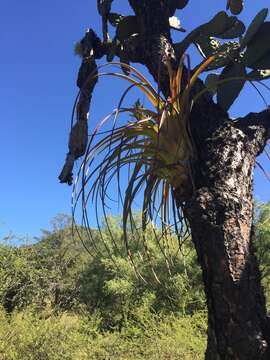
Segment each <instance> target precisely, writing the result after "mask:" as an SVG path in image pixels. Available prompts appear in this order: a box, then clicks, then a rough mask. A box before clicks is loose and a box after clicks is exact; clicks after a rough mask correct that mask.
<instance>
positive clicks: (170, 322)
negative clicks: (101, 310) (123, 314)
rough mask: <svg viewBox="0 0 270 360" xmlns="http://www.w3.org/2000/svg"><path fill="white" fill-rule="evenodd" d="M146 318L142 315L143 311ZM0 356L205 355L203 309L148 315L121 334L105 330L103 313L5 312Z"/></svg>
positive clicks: (9, 359)
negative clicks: (187, 313) (183, 313)
mask: <svg viewBox="0 0 270 360" xmlns="http://www.w3.org/2000/svg"><path fill="white" fill-rule="evenodd" d="M141 316H142V314H141ZM0 321H1V328H0V360H60V359H61V360H88V359H97V360H98V359H115V360H121V359H122V360H124V359H132V360H133V359H134V360H136V359H183V360H191V359H202V358H203V353H204V350H205V343H206V319H205V314H204V313H197V314H195V315H193V316H186V317H174V316H169V317H168V316H167V317H166V318H164V317H161V316H159V315H155V316H153V315H152V314H149V313H148V314H146V313H144V314H143V316H142V317H141V322H140V323H135V322H132V321H131V322H129V324H127V326H126V327H124V328H123V329H122V330H121V332H116V331H115V332H101V331H99V330H98V328H99V317H98V316H96V317H91V318H89V317H88V316H86V315H85V314H84V315H83V314H81V315H75V314H68V313H64V314H62V315H59V316H52V317H50V318H48V319H44V318H42V317H41V316H37V315H34V314H33V313H31V312H30V311H23V312H20V313H14V314H13V315H12V316H11V317H9V316H7V315H6V314H5V313H4V311H1V312H0Z"/></svg>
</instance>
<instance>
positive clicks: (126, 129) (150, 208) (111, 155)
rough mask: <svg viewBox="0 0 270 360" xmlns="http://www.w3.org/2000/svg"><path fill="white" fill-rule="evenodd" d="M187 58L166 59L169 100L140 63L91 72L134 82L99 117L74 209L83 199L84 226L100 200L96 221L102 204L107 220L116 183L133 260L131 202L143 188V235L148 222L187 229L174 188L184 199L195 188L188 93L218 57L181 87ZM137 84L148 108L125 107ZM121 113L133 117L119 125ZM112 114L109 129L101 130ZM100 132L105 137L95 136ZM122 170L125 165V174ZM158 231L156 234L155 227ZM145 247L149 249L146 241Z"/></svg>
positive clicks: (138, 104) (169, 229)
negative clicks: (175, 64)
mask: <svg viewBox="0 0 270 360" xmlns="http://www.w3.org/2000/svg"><path fill="white" fill-rule="evenodd" d="M185 58H186V56H185V55H183V56H182V58H181V61H180V62H179V66H178V68H177V69H175V70H174V69H173V66H172V64H171V60H170V58H168V59H167V68H168V74H169V82H170V95H169V96H168V97H167V99H165V98H164V97H163V96H162V95H161V94H160V92H159V91H158V90H156V89H155V88H154V87H153V86H152V85H151V83H150V82H149V81H148V80H147V79H146V78H145V76H143V75H142V74H141V73H140V72H139V71H138V70H137V69H136V68H134V67H133V66H131V65H128V64H125V63H121V62H111V63H107V64H105V65H103V66H101V67H100V68H102V67H104V66H106V67H107V66H114V67H117V68H119V69H120V70H121V69H122V70H124V72H125V73H124V74H122V73H119V72H104V73H103V72H98V73H97V74H93V75H92V76H94V77H96V76H97V77H102V76H108V75H109V76H113V77H118V78H120V79H123V80H125V81H126V82H128V83H129V84H130V86H129V87H128V88H127V90H126V91H125V92H124V94H123V96H122V97H121V99H120V102H119V105H118V107H117V109H116V110H114V111H113V112H112V113H111V114H109V115H108V116H106V117H105V118H104V119H102V120H101V121H100V123H99V124H98V125H97V126H96V128H95V131H94V133H93V134H92V135H91V137H90V141H89V143H88V147H87V150H86V154H85V157H84V160H83V162H82V165H81V168H80V170H79V173H78V176H77V179H76V181H75V187H74V213H75V210H76V207H77V204H78V201H79V199H81V200H82V212H83V225H85V226H86V227H87V228H88V229H89V228H90V227H89V222H88V214H87V209H88V202H89V201H91V202H94V203H95V205H96V215H97V216H96V217H97V221H98V216H99V214H100V213H99V211H98V206H99V204H102V209H103V210H102V215H103V216H104V219H105V221H106V224H107V225H109V221H108V220H107V209H108V208H109V204H108V203H109V202H110V201H111V200H112V195H111V192H113V193H114V194H115V187H117V189H118V195H119V196H118V199H119V201H120V202H121V203H122V207H123V218H122V221H123V232H124V240H125V243H126V247H127V253H128V255H129V257H130V259H131V260H132V253H131V251H130V248H129V244H128V231H127V229H128V227H129V225H128V224H131V226H135V222H134V220H133V219H134V214H133V212H132V211H133V205H134V203H135V201H136V198H137V197H138V196H140V193H141V192H143V195H142V197H143V200H142V204H143V205H142V209H141V214H142V222H141V225H142V228H141V230H142V231H141V234H142V237H143V238H144V240H145V239H146V237H145V232H146V230H147V225H148V224H153V223H158V224H159V225H160V226H161V229H162V234H161V236H163V237H168V236H171V235H172V233H173V232H174V233H176V234H177V235H178V236H179V237H181V235H183V234H185V235H186V234H187V227H186V226H184V224H183V223H182V224H181V225H180V227H181V228H182V231H181V230H180V229H179V227H178V226H179V223H181V222H183V216H182V214H181V206H182V203H179V200H178V203H177V204H176V200H175V197H174V192H175V191H177V192H178V193H179V192H181V194H182V197H183V198H182V199H183V202H184V201H185V196H186V194H187V193H190V192H192V164H193V162H194V160H195V158H196V147H195V145H194V142H193V139H192V134H191V132H190V128H189V114H190V111H191V108H192V106H193V99H192V97H191V96H190V92H191V90H192V87H193V85H194V84H195V82H196V80H197V78H198V76H199V75H200V74H201V73H202V72H203V71H204V70H205V69H206V68H207V66H209V64H211V62H213V61H214V59H215V56H210V57H209V58H208V59H206V60H204V61H203V62H202V63H201V64H200V65H199V66H198V67H197V69H196V71H194V72H191V70H189V71H188V73H189V75H190V76H189V78H188V82H187V83H186V84H185V85H184V87H183V83H184V82H183V70H184V61H185ZM187 59H188V56H187ZM188 62H189V61H188ZM134 87H135V88H137V89H139V90H140V91H141V92H142V94H143V95H145V96H146V98H147V100H148V101H149V103H150V105H151V107H150V108H147V107H145V106H143V105H142V104H141V102H140V101H137V102H136V104H135V105H134V106H133V107H129V108H125V107H123V102H124V99H125V96H126V95H127V93H128V92H129V90H130V89H132V88H134ZM123 114H124V115H129V119H131V120H130V121H128V122H127V123H126V124H125V125H122V126H117V119H118V116H119V115H123ZM112 117H113V126H112V128H111V130H109V131H105V132H104V131H102V130H103V126H105V125H106V123H107V122H108V121H110V120H111V118H112ZM99 136H101V139H99V140H97V138H98V137H99ZM96 160H97V161H96ZM123 169H126V170H127V171H126V172H124V174H123V172H122V170H123ZM123 179H124V181H122V182H121V180H123ZM115 180H116V183H117V184H116V183H115ZM79 181H80V183H79ZM123 182H124V183H125V185H124V186H123V185H122V183H123ZM112 188H113V191H111V190H112ZM172 220H173V221H172ZM152 230H154V228H152ZM172 230H174V231H172ZM154 233H155V234H157V231H154ZM182 237H183V238H184V237H185V236H182ZM145 249H146V251H147V245H146V243H145ZM163 250H164V249H163Z"/></svg>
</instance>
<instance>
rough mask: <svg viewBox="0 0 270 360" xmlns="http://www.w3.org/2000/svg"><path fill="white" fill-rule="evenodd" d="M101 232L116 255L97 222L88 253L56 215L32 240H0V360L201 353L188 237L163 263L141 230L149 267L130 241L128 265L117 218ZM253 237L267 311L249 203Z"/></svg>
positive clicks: (260, 219) (266, 271)
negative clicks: (47, 228) (96, 248)
mask: <svg viewBox="0 0 270 360" xmlns="http://www.w3.org/2000/svg"><path fill="white" fill-rule="evenodd" d="M111 228H112V231H113V237H114V240H115V242H116V244H117V247H118V250H119V251H116V250H115V248H114V247H113V245H112V243H111V241H110V238H109V232H108V229H107V227H106V226H105V225H104V226H103V228H102V241H103V242H102V241H101V238H100V235H99V233H98V232H96V233H95V236H94V237H95V244H102V245H100V246H99V252H98V253H96V252H94V251H92V250H94V249H93V248H94V246H95V245H94V244H93V243H90V242H89V241H88V240H87V239H86V238H85V239H84V244H85V245H86V246H87V248H88V249H89V250H90V253H88V252H87V251H86V250H85V248H84V246H83V244H82V242H81V241H80V240H79V238H78V237H77V236H76V235H75V236H72V234H71V227H70V221H69V219H68V217H66V216H58V217H57V218H55V219H54V221H53V229H52V230H51V231H45V232H44V234H43V236H42V238H41V239H40V241H38V242H37V243H35V244H32V245H28V244H20V246H12V245H10V244H9V243H8V242H2V245H0V277H1V283H0V323H1V326H0V360H13V359H14V360H43V359H44V360H47V359H48V360H58V359H59V360H60V359H61V360H62V359H72V360H73V359H75V360H76V359H78V360H82V359H85V360H86V359H183V360H188V359H203V354H204V350H205V346H206V329H207V318H206V306H205V298H204V294H203V288H202V279H201V273H200V269H199V267H198V266H197V261H196V256H195V252H194V250H193V248H192V244H191V241H190V240H188V241H186V242H185V243H184V244H183V246H182V248H181V251H179V252H178V253H177V256H175V257H174V258H173V259H171V261H172V262H173V264H174V265H173V266H172V267H170V269H168V263H167V262H166V261H165V259H164V255H163V254H161V253H160V251H159V249H158V245H157V244H156V243H155V242H154V240H153V239H152V238H151V234H150V233H149V234H148V248H149V249H150V250H149V251H150V253H151V259H152V260H151V265H149V262H147V261H146V259H144V258H143V257H142V255H141V254H142V251H141V250H142V246H143V245H141V244H138V243H137V241H136V239H134V238H133V240H130V241H131V248H132V252H133V254H134V259H135V261H136V259H137V263H136V264H137V265H136V269H134V268H133V267H132V266H131V265H130V262H129V261H128V258H127V257H126V256H125V247H124V245H123V242H122V239H121V223H120V221H118V220H117V219H111ZM254 236H255V244H256V248H257V255H258V258H259V262H260V266H261V270H262V280H263V284H264V288H265V293H266V297H267V303H268V309H269V308H270V251H269V249H270V203H267V204H264V205H260V206H258V207H257V211H256V213H255V216H254ZM175 247H176V244H175ZM106 248H107V249H109V253H110V254H108V251H105V250H106ZM139 260H140V261H139ZM153 269H154V270H155V273H156V274H157V278H156V277H155V276H154V275H153Z"/></svg>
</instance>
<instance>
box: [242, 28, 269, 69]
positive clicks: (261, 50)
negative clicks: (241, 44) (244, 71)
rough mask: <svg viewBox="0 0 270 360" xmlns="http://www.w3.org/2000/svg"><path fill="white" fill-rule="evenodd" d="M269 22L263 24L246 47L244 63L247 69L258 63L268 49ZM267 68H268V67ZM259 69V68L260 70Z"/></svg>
mask: <svg viewBox="0 0 270 360" xmlns="http://www.w3.org/2000/svg"><path fill="white" fill-rule="evenodd" d="M269 39H270V22H265V23H263V24H262V25H261V26H260V28H259V30H258V31H257V32H256V34H255V35H254V36H253V38H252V40H251V41H250V42H249V43H248V45H247V50H246V52H245V54H244V59H243V61H244V63H245V65H246V66H248V67H253V66H252V65H253V64H254V63H256V62H258V61H259V60H260V59H261V58H262V57H263V56H264V55H265V54H266V52H267V51H268V50H269V49H270V41H269ZM268 68H269V67H268ZM260 69H261V68H260Z"/></svg>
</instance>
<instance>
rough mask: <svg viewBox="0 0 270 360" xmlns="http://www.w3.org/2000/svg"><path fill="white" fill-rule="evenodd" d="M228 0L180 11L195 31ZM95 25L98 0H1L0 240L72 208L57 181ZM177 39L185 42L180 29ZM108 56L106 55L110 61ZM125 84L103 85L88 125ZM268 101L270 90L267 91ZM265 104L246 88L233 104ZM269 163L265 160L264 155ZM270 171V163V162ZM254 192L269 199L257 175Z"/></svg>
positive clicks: (31, 231)
mask: <svg viewBox="0 0 270 360" xmlns="http://www.w3.org/2000/svg"><path fill="white" fill-rule="evenodd" d="M114 3H115V4H114V10H118V11H120V12H122V13H124V14H130V13H131V12H130V10H129V7H128V5H127V1H124V0H114ZM225 4H226V0H220V1H215V2H213V1H212V0H208V1H204V2H201V1H195V0H190V6H188V7H187V8H186V9H184V11H182V12H179V13H178V16H179V17H180V19H181V22H182V25H183V27H184V28H186V29H187V30H191V29H192V28H194V27H195V26H197V25H199V24H200V23H201V22H206V21H208V20H209V19H210V18H211V17H212V16H213V15H214V14H215V13H216V12H218V11H219V10H221V9H224V8H225ZM268 5H269V1H267V0H257V1H256V2H254V1H252V0H246V9H245V11H244V12H243V14H242V15H241V18H242V19H243V20H244V21H245V22H247V23H249V22H250V21H251V19H252V18H253V17H254V15H255V14H256V13H257V12H258V11H259V10H260V9H261V8H263V7H267V6H268ZM89 27H92V28H93V29H95V30H96V32H97V33H98V34H100V29H101V26H100V19H99V17H98V15H97V11H96V1H95V0H88V1H87V0H77V1H76V2H75V1H64V0H57V1H55V0H54V1H52V0H46V1H43V0H27V1H19V0H8V1H7V0H1V14H0V44H1V66H0V79H1V86H0V103H1V133H0V154H1V155H0V157H1V168H2V176H1V178H0V186H1V202H0V238H1V237H2V236H4V235H6V234H7V233H9V232H10V231H12V232H14V233H15V234H17V235H19V236H23V235H29V236H39V235H40V229H42V228H43V229H44V228H48V226H49V221H50V219H52V218H53V217H54V216H55V215H56V214H57V213H70V204H71V188H70V187H68V186H66V185H61V184H59V182H58V179H57V177H58V174H59V172H60V170H61V167H62V165H63V160H64V158H65V154H66V152H67V139H68V133H69V126H70V114H71V109H72V105H73V101H74V97H75V96H76V93H77V88H76V77H77V71H78V68H79V65H80V59H79V58H78V57H75V56H74V54H73V48H74V44H75V43H76V42H77V41H78V40H79V39H80V38H81V37H82V36H83V34H84V32H85V30H86V29H87V28H89ZM174 36H175V38H176V39H178V40H180V39H181V37H182V34H181V33H176V34H175V35H174ZM104 61H105V60H102V61H101V63H102V62H104ZM122 88H123V86H122V85H121V84H119V83H116V84H115V83H113V82H112V81H110V82H109V84H108V85H106V86H105V82H104V81H103V82H100V84H99V85H98V87H97V89H96V91H95V95H94V98H93V106H92V110H91V116H90V122H91V124H90V127H91V126H92V127H93V126H94V124H95V123H96V122H97V121H98V120H99V119H101V118H102V117H103V116H104V115H105V114H106V113H108V112H109V111H110V110H111V109H112V108H113V107H114V106H115V105H116V103H117V92H119V94H120V93H121V89H122ZM266 97H267V99H268V100H269V101H270V95H268V94H266ZM263 108H264V105H263V103H262V102H261V100H260V99H259V98H258V96H257V94H256V93H255V92H254V90H252V89H251V88H250V87H247V88H246V89H245V90H244V92H243V94H242V96H241V98H240V99H239V101H237V103H235V105H234V106H233V107H232V109H231V115H232V116H234V117H236V116H241V115H244V114H246V113H247V112H250V111H259V110H262V109H263ZM262 162H263V163H264V160H262ZM266 167H268V169H270V165H269V164H267V163H266ZM255 194H256V196H257V197H258V198H259V199H260V200H261V201H266V200H269V199H270V187H269V183H267V181H266V180H265V179H264V178H263V176H262V175H261V173H259V172H258V171H257V172H256V176H255Z"/></svg>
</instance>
